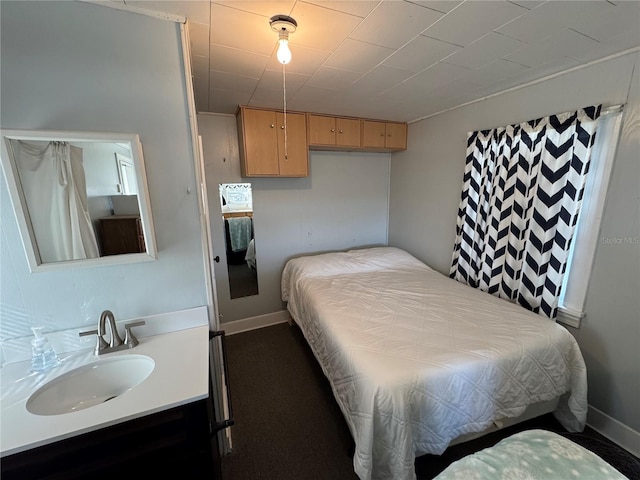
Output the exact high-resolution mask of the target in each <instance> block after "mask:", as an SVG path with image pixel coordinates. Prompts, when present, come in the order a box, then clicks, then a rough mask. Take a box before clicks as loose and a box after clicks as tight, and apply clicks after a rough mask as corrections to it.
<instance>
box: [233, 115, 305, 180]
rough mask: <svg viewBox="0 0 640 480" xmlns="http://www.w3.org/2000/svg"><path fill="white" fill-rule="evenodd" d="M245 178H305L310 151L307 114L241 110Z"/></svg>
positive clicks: (240, 129) (242, 166) (239, 119)
mask: <svg viewBox="0 0 640 480" xmlns="http://www.w3.org/2000/svg"><path fill="white" fill-rule="evenodd" d="M237 120H238V137H239V142H238V143H239V147H240V166H241V170H242V176H243V177H306V176H308V175H309V148H308V144H307V124H306V116H305V114H304V113H287V118H286V135H285V119H284V114H283V113H281V112H276V111H273V110H263V109H254V108H247V107H240V111H239V112H238V115H237Z"/></svg>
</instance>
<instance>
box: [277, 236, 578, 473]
mask: <svg viewBox="0 0 640 480" xmlns="http://www.w3.org/2000/svg"><path fill="white" fill-rule="evenodd" d="M282 299H283V300H284V301H287V302H288V308H289V311H290V312H291V314H292V316H293V318H294V319H295V320H296V322H297V323H298V325H299V326H300V328H301V330H302V332H303V334H304V336H305V338H306V339H307V341H308V343H309V345H310V347H311V349H312V351H313V353H314V355H315V356H316V358H317V359H318V361H319V363H320V365H321V366H322V369H323V371H324V373H325V375H326V376H327V378H328V379H329V381H330V383H331V386H332V388H333V392H334V395H335V397H336V400H337V402H338V404H339V405H340V408H341V409H342V412H343V414H344V416H345V418H346V420H347V423H348V424H349V428H350V429H351V434H352V435H353V438H354V440H355V444H356V451H355V455H354V460H353V462H354V469H355V472H356V473H357V474H358V476H359V477H360V478H361V479H362V480H366V479H393V480H404V479H414V478H415V472H414V459H415V457H416V456H419V455H423V454H425V453H432V454H441V453H442V452H443V451H444V450H445V449H446V448H447V446H448V444H449V442H450V441H451V440H453V439H455V438H456V437H458V436H460V435H462V434H465V433H470V432H480V431H482V430H484V429H486V428H487V427H489V426H490V425H491V424H492V423H493V422H494V421H495V420H499V419H501V418H507V417H516V416H518V415H520V414H522V412H523V411H524V410H525V408H526V407H527V406H528V405H530V404H532V403H536V402H541V401H546V400H551V399H553V398H555V397H558V396H560V395H562V398H561V401H560V405H559V407H558V409H557V411H556V412H555V415H556V417H557V418H558V420H559V421H560V422H561V423H562V424H563V425H564V426H565V428H567V429H568V430H570V431H580V430H582V429H583V428H584V424H585V420H586V412H587V380H586V368H585V365H584V361H583V358H582V355H581V353H580V350H579V348H578V345H577V343H576V341H575V339H574V338H573V337H572V336H571V334H570V333H569V332H568V331H567V330H566V329H565V328H563V327H562V326H560V325H558V324H556V323H555V322H553V321H552V320H549V319H547V318H545V317H542V316H539V315H535V314H533V313H531V312H528V311H526V310H524V309H523V308H521V307H519V306H517V305H514V304H511V303H508V302H506V301H504V300H501V299H498V298H496V297H493V296H491V295H489V294H486V293H483V292H481V291H479V290H475V289H472V288H470V287H468V286H466V285H463V284H460V283H458V282H456V281H454V280H451V279H449V278H448V277H445V276H443V275H442V274H440V273H438V272H436V271H434V270H432V269H431V268H429V267H427V266H426V265H424V264H423V263H421V262H420V261H418V260H417V259H415V258H414V257H412V256H411V255H409V254H408V253H406V252H404V251H402V250H399V249H396V248H389V247H380V248H372V249H363V250H352V251H350V252H340V253H329V254H322V255H316V256H310V257H302V258H297V259H293V260H290V261H289V262H288V263H287V264H286V266H285V269H284V271H283V275H282Z"/></svg>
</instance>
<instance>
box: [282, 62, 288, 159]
mask: <svg viewBox="0 0 640 480" xmlns="http://www.w3.org/2000/svg"><path fill="white" fill-rule="evenodd" d="M285 67H286V65H285V64H284V63H283V64H282V103H283V106H284V159H285V160H289V152H288V151H287V80H286V75H285V71H284V70H285Z"/></svg>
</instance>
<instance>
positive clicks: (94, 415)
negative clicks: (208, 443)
mask: <svg viewBox="0 0 640 480" xmlns="http://www.w3.org/2000/svg"><path fill="white" fill-rule="evenodd" d="M139 341H140V344H139V345H138V346H136V347H135V348H133V349H131V350H123V351H119V352H114V353H108V354H104V355H100V356H99V357H96V356H95V355H94V354H93V349H83V350H79V351H76V352H72V353H68V354H64V355H60V357H61V360H62V363H61V365H59V366H58V367H55V368H54V369H52V370H50V371H48V372H45V373H41V374H34V373H29V369H30V366H31V362H30V361H23V362H18V363H12V364H8V365H5V366H4V367H3V368H2V369H1V370H0V375H1V386H2V388H1V392H2V404H1V405H0V456H6V455H11V454H14V453H18V452H22V451H24V450H28V449H30V448H34V447H38V446H41V445H45V444H48V443H52V442H55V441H58V440H62V439H65V438H69V437H73V436H75V435H79V434H82V433H86V432H90V431H93V430H97V429H100V428H104V427H108V426H110V425H115V424H117V423H121V422H125V421H127V420H131V419H134V418H139V417H142V416H145V415H149V414H152V413H156V412H160V411H163V410H168V409H170V408H173V407H176V406H179V405H185V404H187V403H190V402H193V401H196V400H200V399H203V398H206V397H207V396H208V394H209V382H208V376H209V326H208V324H207V323H206V320H205V322H204V324H201V325H197V326H193V325H190V328H187V329H184V330H178V331H173V332H170V333H163V334H159V335H154V336H149V337H144V338H139ZM125 355H147V356H149V357H151V358H152V359H153V360H154V361H155V367H154V369H153V371H152V372H151V374H150V375H149V377H147V378H146V379H145V380H144V381H143V382H142V383H141V384H139V385H138V386H136V387H135V388H133V389H132V390H130V391H128V392H126V393H124V394H122V395H120V396H118V397H116V398H114V399H112V400H110V401H109V402H106V403H103V404H100V405H96V406H93V407H91V408H86V409H84V410H79V411H75V412H71V413H65V414H61V415H48V416H44V415H35V414H32V413H30V412H29V411H27V408H26V403H27V400H28V398H29V396H30V395H31V394H32V393H33V392H34V391H35V390H37V389H38V388H39V387H41V386H42V385H43V384H45V383H46V382H48V381H50V380H52V379H54V378H56V377H58V376H59V375H62V374H63V373H65V372H68V371H70V370H73V369H75V368H77V367H79V366H82V365H85V364H87V363H92V362H99V361H101V360H104V359H107V358H113V357H116V356H125Z"/></svg>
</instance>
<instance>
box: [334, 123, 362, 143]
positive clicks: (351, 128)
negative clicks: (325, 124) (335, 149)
mask: <svg viewBox="0 0 640 480" xmlns="http://www.w3.org/2000/svg"><path fill="white" fill-rule="evenodd" d="M336 145H339V146H341V147H360V120H358V119H353V118H336Z"/></svg>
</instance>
